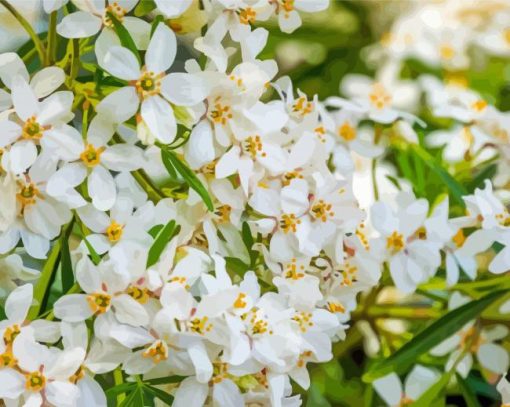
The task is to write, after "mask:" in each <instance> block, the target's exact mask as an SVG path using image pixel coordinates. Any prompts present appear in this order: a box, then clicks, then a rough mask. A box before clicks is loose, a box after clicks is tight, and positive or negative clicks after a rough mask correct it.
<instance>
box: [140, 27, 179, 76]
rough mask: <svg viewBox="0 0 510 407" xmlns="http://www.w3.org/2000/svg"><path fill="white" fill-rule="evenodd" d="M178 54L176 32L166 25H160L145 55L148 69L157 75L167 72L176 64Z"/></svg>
mask: <svg viewBox="0 0 510 407" xmlns="http://www.w3.org/2000/svg"><path fill="white" fill-rule="evenodd" d="M176 53H177V41H176V39H175V34H174V32H173V31H172V30H171V29H170V28H169V27H168V26H167V25H166V24H158V26H157V28H156V31H154V34H152V38H151V41H150V42H149V47H148V48H147V52H146V53H145V64H146V66H147V69H148V70H149V71H152V72H154V73H156V74H159V73H161V72H165V71H166V70H167V69H168V68H170V66H171V65H172V63H173V62H174V60H175V54H176Z"/></svg>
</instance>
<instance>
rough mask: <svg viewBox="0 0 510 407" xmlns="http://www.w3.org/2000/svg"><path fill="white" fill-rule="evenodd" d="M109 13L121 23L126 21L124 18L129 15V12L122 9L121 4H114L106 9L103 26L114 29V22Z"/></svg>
mask: <svg viewBox="0 0 510 407" xmlns="http://www.w3.org/2000/svg"><path fill="white" fill-rule="evenodd" d="M108 13H111V14H113V16H114V17H115V18H116V19H117V20H118V21H120V22H122V21H124V16H125V15H126V14H127V10H126V9H124V8H122V7H121V6H120V5H119V3H117V2H114V3H112V4H109V5H108V6H106V7H105V9H104V15H103V24H104V25H105V26H106V27H110V28H111V27H113V21H112V19H111V18H110V16H109V15H108Z"/></svg>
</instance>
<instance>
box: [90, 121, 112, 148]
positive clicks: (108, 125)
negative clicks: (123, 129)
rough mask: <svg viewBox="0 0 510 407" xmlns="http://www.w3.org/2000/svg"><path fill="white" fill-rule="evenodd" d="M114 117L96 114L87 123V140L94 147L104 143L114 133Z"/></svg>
mask: <svg viewBox="0 0 510 407" xmlns="http://www.w3.org/2000/svg"><path fill="white" fill-rule="evenodd" d="M115 127H116V126H115V123H114V119H113V118H112V117H110V116H108V115H103V114H98V115H96V116H95V117H94V118H93V119H92V121H91V122H90V124H89V128H88V130H87V141H88V142H89V143H91V144H92V145H94V146H95V147H101V146H104V145H106V143H108V142H109V141H110V139H111V138H112V136H113V133H115Z"/></svg>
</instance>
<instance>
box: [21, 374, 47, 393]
mask: <svg viewBox="0 0 510 407" xmlns="http://www.w3.org/2000/svg"><path fill="white" fill-rule="evenodd" d="M25 377H26V382H25V388H26V389H27V390H30V391H41V390H42V389H43V388H44V386H45V385H46V378H45V377H44V376H43V374H42V373H41V372H39V371H37V372H32V373H28V374H26V375H25Z"/></svg>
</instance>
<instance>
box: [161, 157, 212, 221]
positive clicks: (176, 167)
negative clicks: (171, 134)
mask: <svg viewBox="0 0 510 407" xmlns="http://www.w3.org/2000/svg"><path fill="white" fill-rule="evenodd" d="M161 158H162V160H163V164H164V165H165V167H166V169H167V171H168V173H169V174H170V175H171V176H172V175H173V174H175V172H178V173H179V174H180V175H181V176H182V178H184V181H186V183H187V184H188V185H189V187H190V188H192V189H194V190H195V191H196V193H197V194H198V195H200V197H201V198H202V200H203V201H204V203H205V205H206V206H207V209H209V210H210V211H211V212H212V211H213V210H214V206H213V203H212V200H211V197H210V196H209V193H208V192H207V190H206V189H205V187H204V186H203V185H202V183H201V182H200V180H199V179H198V177H197V176H196V174H195V173H194V172H193V171H192V170H191V169H190V168H189V167H188V166H187V165H186V164H185V163H184V162H183V161H181V160H180V159H179V157H177V155H176V154H175V153H174V152H173V151H169V150H166V149H163V148H162V149H161ZM170 168H173V170H171V169H170Z"/></svg>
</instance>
